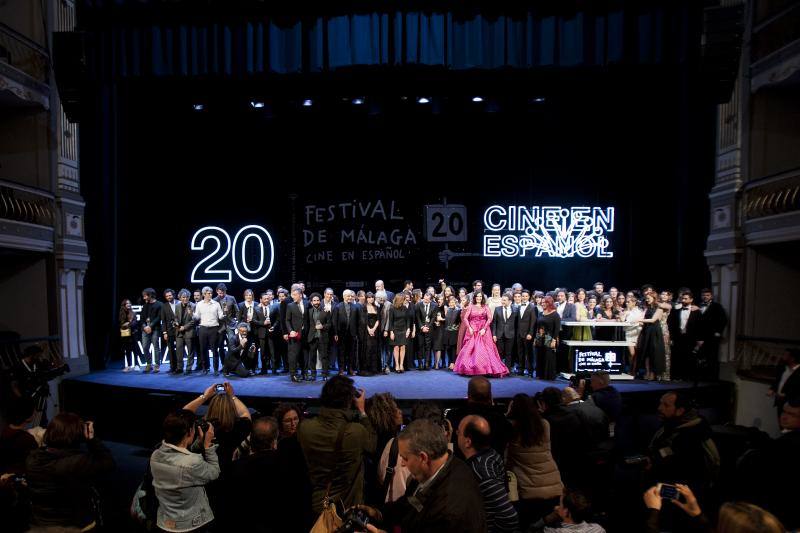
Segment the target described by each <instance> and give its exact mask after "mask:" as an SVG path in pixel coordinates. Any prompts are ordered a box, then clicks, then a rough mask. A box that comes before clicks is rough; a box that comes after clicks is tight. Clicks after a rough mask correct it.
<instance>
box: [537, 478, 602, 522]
mask: <svg viewBox="0 0 800 533" xmlns="http://www.w3.org/2000/svg"><path fill="white" fill-rule="evenodd" d="M591 517H592V503H591V501H590V500H589V498H588V496H587V495H586V494H585V493H583V492H581V491H579V490H574V489H570V488H567V487H564V492H563V493H562V494H561V501H560V502H559V504H558V507H556V508H555V510H554V511H553V512H552V513H550V514H549V515H547V516H545V517H544V518H542V519H541V520H539V521H538V522H536V523H535V524H533V525H532V526H531V528H530V530H529V533H540V532H543V533H558V532H559V531H562V530H565V531H572V532H577V533H605V529H604V528H603V526H601V525H600V524H595V523H593V522H588V520H589V519H590V518H591Z"/></svg>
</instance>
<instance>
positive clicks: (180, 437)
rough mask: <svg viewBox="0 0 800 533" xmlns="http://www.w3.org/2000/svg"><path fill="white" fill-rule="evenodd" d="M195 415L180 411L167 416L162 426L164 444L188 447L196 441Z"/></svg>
mask: <svg viewBox="0 0 800 533" xmlns="http://www.w3.org/2000/svg"><path fill="white" fill-rule="evenodd" d="M196 419H197V417H196V416H195V414H194V413H193V412H191V411H189V410H187V409H179V410H177V411H175V412H172V413H170V414H168V415H167V417H166V418H165V419H164V423H163V424H162V426H161V430H162V433H163V435H164V442H166V443H168V444H172V445H173V446H184V447H185V446H187V445H188V444H191V442H192V441H193V440H194V432H195V420H196Z"/></svg>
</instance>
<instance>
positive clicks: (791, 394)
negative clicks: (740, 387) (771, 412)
mask: <svg viewBox="0 0 800 533" xmlns="http://www.w3.org/2000/svg"><path fill="white" fill-rule="evenodd" d="M798 368H800V350H798V349H791V350H786V351H785V352H783V355H782V356H781V362H780V364H779V365H778V367H777V370H776V373H775V381H774V382H773V383H772V385H770V387H769V395H770V396H772V397H774V398H775V407H776V408H777V409H778V419H780V417H781V412H782V410H783V406H784V404H785V403H786V402H787V401H789V400H791V399H793V398H794V399H798V398H800V372H798V371H797V369H798Z"/></svg>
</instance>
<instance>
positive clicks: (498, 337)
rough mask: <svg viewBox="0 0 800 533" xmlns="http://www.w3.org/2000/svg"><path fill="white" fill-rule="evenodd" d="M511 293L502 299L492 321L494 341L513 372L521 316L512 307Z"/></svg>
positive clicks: (495, 309)
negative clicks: (515, 345) (518, 323)
mask: <svg viewBox="0 0 800 533" xmlns="http://www.w3.org/2000/svg"><path fill="white" fill-rule="evenodd" d="M511 299H512V295H511V293H508V292H507V293H505V294H504V295H503V296H502V297H501V298H500V305H499V306H498V307H495V308H494V318H493V319H492V339H493V340H494V342H495V344H497V351H498V352H499V353H500V358H501V359H502V360H503V363H505V365H506V366H507V367H508V368H509V370H511V369H512V368H513V366H514V339H515V338H516V337H517V321H518V320H519V315H517V313H516V312H515V310H514V308H513V307H512V306H511Z"/></svg>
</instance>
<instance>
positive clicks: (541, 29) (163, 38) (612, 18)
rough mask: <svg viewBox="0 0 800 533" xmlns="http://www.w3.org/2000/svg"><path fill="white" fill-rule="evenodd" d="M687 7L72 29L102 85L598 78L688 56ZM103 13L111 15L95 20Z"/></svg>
mask: <svg viewBox="0 0 800 533" xmlns="http://www.w3.org/2000/svg"><path fill="white" fill-rule="evenodd" d="M119 3H120V4H126V2H124V1H123V2H119ZM99 4H102V2H99ZM698 8H700V9H701V8H702V3H696V6H694V7H692V6H690V5H689V4H688V3H684V2H674V3H667V4H661V3H658V4H656V5H646V4H642V5H639V4H636V5H634V7H633V8H631V7H630V6H627V7H626V8H624V9H623V7H622V6H618V7H617V8H612V9H606V10H598V9H596V8H595V9H586V10H583V11H581V10H572V11H571V12H568V13H553V12H552V11H551V12H544V11H539V10H536V9H534V8H530V7H529V8H520V9H516V10H515V11H514V12H513V13H508V14H503V13H499V14H497V13H493V14H486V13H482V12H480V11H478V10H473V11H472V12H468V13H464V12H456V11H453V10H445V9H443V10H441V11H392V12H374V13H345V14H331V15H324V16H322V15H320V16H303V17H287V16H284V15H280V16H279V15H264V14H249V15H247V16H238V17H230V16H223V17H217V18H216V20H214V19H213V18H211V17H207V16H195V17H190V16H188V14H187V16H185V17H183V19H185V20H182V18H181V17H179V16H167V17H155V16H153V17H150V18H152V20H148V17H146V16H143V15H142V14H141V13H139V16H131V17H126V16H124V13H125V12H124V10H123V11H122V13H120V12H118V11H119V10H120V9H121V8H119V7H118V8H117V11H115V10H114V9H110V8H108V6H105V7H104V8H102V9H101V8H100V7H97V6H95V7H94V8H88V7H85V6H84V8H83V13H84V14H86V16H85V17H84V19H85V20H86V21H87V22H86V23H85V24H82V27H83V28H84V29H85V30H87V34H88V35H89V38H90V41H89V43H88V44H89V45H90V46H87V50H88V51H89V53H90V54H93V56H92V57H90V64H91V65H92V70H93V72H94V74H95V75H96V76H102V77H105V76H109V77H111V79H119V78H137V77H150V76H153V77H179V78H180V77H208V76H212V77H213V76H225V77H238V78H249V77H252V76H258V75H267V74H292V73H317V72H328V71H336V70H337V69H346V68H353V67H395V66H406V65H414V66H428V67H443V68H446V69H450V70H465V69H500V68H518V69H530V68H540V67H608V66H612V65H665V64H666V65H669V64H680V63H682V62H684V61H686V60H687V57H688V56H691V55H692V53H693V52H694V53H696V52H695V50H692V46H691V45H688V44H687V43H690V42H693V39H692V37H693V35H692V34H693V33H694V32H695V31H696V30H695V28H692V22H691V21H692V20H693V19H695V20H696V14H697V13H696V10H697V9H698ZM106 10H110V11H109V12H110V13H111V15H114V16H109V17H108V18H107V19H103V14H104V13H105V12H106ZM90 15H91V16H90ZM162 19H166V20H163V21H162ZM155 20H159V21H160V22H154V21H155Z"/></svg>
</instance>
